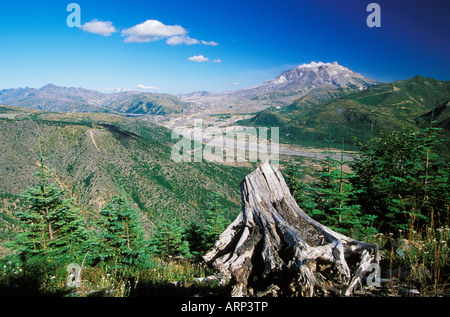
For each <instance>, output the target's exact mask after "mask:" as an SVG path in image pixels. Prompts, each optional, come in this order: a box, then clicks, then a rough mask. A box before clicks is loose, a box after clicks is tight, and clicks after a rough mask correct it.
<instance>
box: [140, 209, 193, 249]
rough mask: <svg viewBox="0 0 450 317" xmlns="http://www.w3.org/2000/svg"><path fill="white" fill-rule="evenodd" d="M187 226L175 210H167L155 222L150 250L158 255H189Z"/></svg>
mask: <svg viewBox="0 0 450 317" xmlns="http://www.w3.org/2000/svg"><path fill="white" fill-rule="evenodd" d="M184 232H185V228H184V226H183V225H182V224H180V221H179V219H177V218H176V217H174V214H173V212H171V211H169V210H165V211H164V212H162V213H161V214H160V218H159V219H158V220H157V222H156V223H155V227H154V230H153V234H152V236H151V237H150V244H149V245H150V252H151V253H152V254H153V255H154V256H157V257H161V258H167V257H173V256H184V257H189V256H190V252H189V244H188V242H187V241H186V240H185V238H184Z"/></svg>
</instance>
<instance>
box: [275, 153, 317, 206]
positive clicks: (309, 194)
mask: <svg viewBox="0 0 450 317" xmlns="http://www.w3.org/2000/svg"><path fill="white" fill-rule="evenodd" d="M305 170H306V167H305V166H303V165H298V164H296V163H294V162H293V161H290V162H289V163H288V165H287V166H286V169H285V170H284V173H283V174H284V178H285V180H286V185H287V186H288V188H289V190H290V192H291V194H292V197H294V199H295V201H296V202H297V204H298V205H299V207H300V208H302V209H303V210H304V211H305V212H306V213H308V214H309V213H311V212H312V211H313V210H314V209H315V207H316V204H315V199H314V195H315V194H316V190H315V189H314V184H312V183H311V182H307V181H306V180H305V176H306V171H305Z"/></svg>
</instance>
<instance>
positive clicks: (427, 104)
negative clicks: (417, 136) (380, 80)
mask: <svg viewBox="0 0 450 317" xmlns="http://www.w3.org/2000/svg"><path fill="white" fill-rule="evenodd" d="M449 101H450V82H449V81H439V80H435V79H432V78H425V77H420V76H416V77H414V78H411V79H407V80H402V81H396V82H393V83H388V84H381V85H378V86H374V87H371V88H368V89H366V90H363V91H357V92H354V91H352V90H350V89H348V88H346V89H338V90H333V91H316V92H315V93H314V94H312V95H307V96H305V97H303V98H301V99H299V100H297V101H296V102H294V103H292V104H291V105H289V106H287V107H285V108H282V109H281V110H276V109H268V110H264V111H262V112H260V113H258V114H257V115H256V116H255V117H254V118H252V119H250V120H248V121H246V122H241V124H251V125H260V126H279V127H280V131H281V135H280V138H281V140H282V141H284V142H289V143H304V144H311V143H312V144H316V145H320V144H321V145H324V144H326V143H327V140H328V139H329V136H330V130H331V137H332V139H335V138H341V137H344V138H345V141H346V143H349V144H353V139H354V137H358V139H360V140H369V139H370V137H371V133H372V132H371V127H372V125H373V133H374V135H377V134H378V133H379V132H380V131H382V130H394V129H398V128H400V127H401V126H402V125H406V126H409V127H420V128H423V127H424V126H426V124H427V122H430V119H431V115H432V114H433V113H434V120H436V121H437V122H436V125H437V126H438V127H442V128H443V131H442V133H441V137H447V140H448V135H449V131H450V126H449V124H448V122H449V118H450V117H449V110H448V107H449V105H448V102H449ZM442 150H443V151H444V152H448V151H449V150H450V143H448V142H447V143H446V144H445V148H443V149H442Z"/></svg>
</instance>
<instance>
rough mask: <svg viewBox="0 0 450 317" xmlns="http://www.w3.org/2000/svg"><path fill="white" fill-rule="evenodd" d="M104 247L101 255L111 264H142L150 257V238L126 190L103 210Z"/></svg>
mask: <svg viewBox="0 0 450 317" xmlns="http://www.w3.org/2000/svg"><path fill="white" fill-rule="evenodd" d="M100 215H101V226H102V227H103V230H104V232H103V249H102V250H101V252H100V259H101V260H102V261H105V262H106V263H107V264H109V265H110V266H111V267H119V268H120V267H125V266H132V265H133V266H139V265H142V264H143V262H144V261H145V260H146V255H147V252H146V248H145V246H146V242H145V237H144V231H143V229H142V227H141V225H140V221H139V213H138V211H137V209H135V208H133V207H132V206H131V203H130V202H129V199H128V197H127V196H126V195H125V193H124V192H123V191H120V193H119V194H118V195H116V196H114V197H113V198H112V201H111V202H109V203H108V204H107V205H106V206H105V207H104V208H103V209H102V210H101V212H100Z"/></svg>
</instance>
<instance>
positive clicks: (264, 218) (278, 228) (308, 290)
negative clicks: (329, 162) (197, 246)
mask: <svg viewBox="0 0 450 317" xmlns="http://www.w3.org/2000/svg"><path fill="white" fill-rule="evenodd" d="M241 195H242V202H243V206H242V211H241V213H240V214H239V215H238V217H237V218H236V219H235V220H234V221H233V222H232V223H231V224H230V225H229V226H228V227H227V228H226V229H225V231H224V232H223V233H222V234H221V235H220V237H219V238H218V240H217V241H216V243H215V244H214V246H213V248H212V249H211V250H210V251H209V252H208V253H207V254H206V255H205V256H204V257H203V258H204V260H205V262H206V263H207V264H209V265H210V266H212V267H213V268H216V269H217V270H218V271H219V272H220V275H221V278H222V279H223V280H230V282H231V285H232V296H248V295H251V294H252V292H253V289H251V287H254V286H255V285H258V286H259V287H260V286H261V285H264V283H266V284H267V285H269V284H273V283H274V282H273V281H277V282H280V283H281V282H282V281H286V279H287V282H288V283H287V285H289V284H290V285H291V286H290V287H291V288H292V282H294V284H295V285H294V286H295V287H297V288H300V290H301V293H302V295H306V296H313V295H314V288H315V287H329V285H330V281H331V280H333V281H336V280H337V281H340V283H341V286H340V288H339V289H340V293H341V294H344V295H350V294H351V293H352V290H353V288H354V287H355V286H356V285H357V284H358V282H360V281H361V278H362V274H363V273H364V272H365V271H366V270H367V268H368V267H369V265H370V263H371V262H372V261H374V260H375V261H377V262H378V260H379V259H378V246H377V245H370V244H366V243H362V242H359V241H357V240H354V239H351V238H349V237H346V236H344V235H342V234H339V233H337V232H334V231H333V230H331V229H329V228H328V227H326V226H324V225H322V224H320V223H319V222H317V221H315V220H313V219H312V218H310V217H309V216H308V215H307V214H306V213H305V212H304V211H303V210H302V209H301V208H300V207H299V206H298V205H297V203H296V202H295V200H294V198H293V197H292V195H291V194H290V192H289V189H288V187H287V185H286V182H285V180H284V178H283V176H282V174H281V172H280V171H279V170H276V169H273V168H272V167H271V166H270V165H269V164H268V163H265V164H263V165H262V166H260V167H259V168H258V169H256V170H255V171H254V172H252V173H251V174H249V175H247V176H246V177H245V179H244V180H243V181H242V183H241ZM349 264H350V265H351V267H354V268H355V269H354V270H355V274H353V275H352V274H351V271H350V268H349ZM324 268H325V269H324ZM326 275H328V277H327V276H326ZM264 287H265V286H264ZM333 288H335V287H333Z"/></svg>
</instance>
